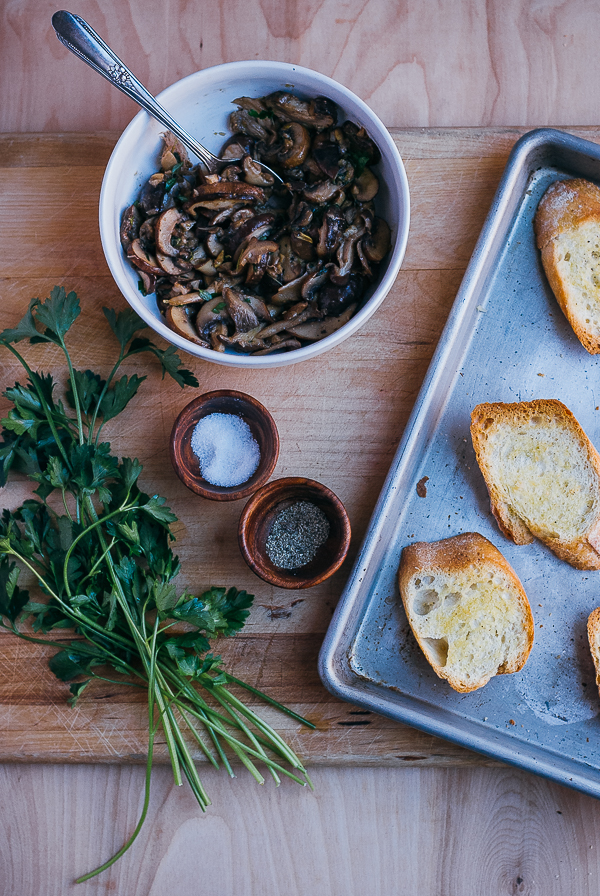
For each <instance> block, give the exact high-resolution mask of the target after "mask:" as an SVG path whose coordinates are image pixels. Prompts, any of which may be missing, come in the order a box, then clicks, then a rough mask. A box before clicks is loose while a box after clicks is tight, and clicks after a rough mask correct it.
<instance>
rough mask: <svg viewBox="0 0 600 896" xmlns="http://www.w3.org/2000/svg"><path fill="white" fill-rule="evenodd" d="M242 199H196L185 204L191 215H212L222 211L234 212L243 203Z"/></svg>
mask: <svg viewBox="0 0 600 896" xmlns="http://www.w3.org/2000/svg"><path fill="white" fill-rule="evenodd" d="M243 204H244V203H243V200H240V199H196V200H194V201H192V202H190V203H188V205H186V206H185V210H186V211H187V212H188V214H191V215H197V214H199V213H200V214H202V215H207V216H208V217H211V218H212V216H213V215H215V214H220V213H221V212H225V211H226V212H230V213H231V212H233V211H236V210H237V209H240V208H241V207H242V205H243Z"/></svg>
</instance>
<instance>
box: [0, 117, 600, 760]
mask: <svg viewBox="0 0 600 896" xmlns="http://www.w3.org/2000/svg"><path fill="white" fill-rule="evenodd" d="M570 130H571V132H572V133H576V134H578V135H579V136H583V137H586V138H587V139H592V140H596V141H597V142H600V128H572V129H570ZM524 132H525V129H507V128H503V129H478V130H473V129H460V130H455V129H450V130H427V129H418V130H401V131H393V132H392V133H393V136H394V139H395V140H396V143H397V145H398V148H399V151H400V154H401V155H402V158H403V159H404V162H405V165H406V169H407V174H408V179H409V184H410V190H411V227H410V236H409V240H408V248H407V252H406V256H405V261H404V264H403V267H402V270H401V272H400V274H399V276H398V279H397V281H396V283H395V285H394V288H393V289H392V291H391V293H390V294H389V296H388V297H387V299H386V301H385V302H384V304H383V306H382V307H381V308H380V309H379V311H378V312H377V313H376V315H375V316H374V317H373V318H372V319H371V320H370V321H369V322H368V323H367V324H366V325H365V326H364V327H363V329H362V330H361V331H360V332H359V333H358V334H356V335H354V336H352V337H351V338H350V339H348V340H346V342H344V343H342V345H340V346H339V347H337V348H335V349H332V350H331V351H329V352H328V353H326V354H324V355H322V356H321V357H319V358H316V359H314V360H312V361H306V362H303V363H302V364H298V365H293V366H291V367H286V368H281V369H278V370H258V371H240V370H234V369H232V368H227V367H221V366H217V365H215V364H210V363H208V362H204V361H199V360H197V359H195V358H193V357H192V356H184V362H185V365H186V366H188V367H190V368H191V369H192V370H193V371H194V372H195V374H196V376H197V377H198V380H199V381H200V391H203V392H204V391H209V390H212V389H219V388H230V389H239V390H241V391H244V392H248V393H250V394H251V395H253V396H254V397H255V398H257V399H258V400H259V401H261V402H262V403H263V404H265V405H266V407H267V408H269V410H270V411H271V413H272V415H273V417H274V419H275V422H276V424H277V427H278V429H279V434H280V439H281V451H280V457H279V462H278V465H277V469H276V471H275V474H274V475H275V476H276V477H280V476H292V475H294V476H308V477H311V478H313V479H317V480H319V481H321V482H323V483H325V484H326V485H327V486H329V487H330V488H331V489H333V491H334V492H335V493H336V494H337V495H338V496H339V498H340V499H341V500H342V501H343V502H344V504H345V506H346V508H347V510H348V513H349V516H350V520H351V524H352V531H353V537H352V545H351V550H350V555H349V557H348V559H347V560H346V562H345V564H344V565H343V567H342V568H341V570H340V571H339V572H338V573H337V574H336V575H335V576H334V577H333V578H331V579H330V580H329V581H328V582H326V583H325V584H323V585H321V586H318V587H316V588H313V589H310V590H306V591H283V590H279V589H275V588H273V587H271V586H268V585H266V584H265V583H263V582H262V581H261V580H260V579H257V578H256V577H255V576H254V575H253V574H252V573H251V572H250V570H249V569H248V568H247V567H246V566H245V564H244V562H243V560H242V558H241V556H240V553H239V549H238V546H237V523H238V519H239V516H240V513H241V510H242V507H243V502H231V503H224V504H219V503H216V502H209V501H204V500H203V499H201V498H199V497H197V496H195V495H193V494H192V493H191V492H188V491H187V490H186V489H185V488H184V486H183V485H182V484H181V483H180V482H179V480H178V479H177V478H176V477H175V474H174V473H173V471H172V469H171V465H170V461H169V455H168V439H169V433H170V430H171V426H172V424H173V421H174V419H175V417H176V416H177V414H178V412H179V411H180V410H181V408H182V407H183V406H184V405H185V404H186V403H187V402H188V401H190V400H191V399H192V398H194V397H195V395H196V394H198V393H197V392H196V390H192V389H185V390H181V389H179V387H177V386H176V385H174V384H172V382H167V381H164V382H163V381H162V380H161V378H160V374H159V372H158V370H157V369H156V367H155V366H154V365H153V364H152V363H151V362H149V361H146V360H145V359H144V357H143V356H142V358H141V359H139V360H138V363H137V365H136V366H135V367H134V366H133V365H131V366H130V367H128V368H126V369H125V370H124V372H125V373H128V374H131V373H133V372H137V373H138V374H140V375H142V374H144V375H146V376H147V379H146V381H145V382H144V383H143V385H142V387H141V390H140V392H139V394H138V396H137V397H136V399H135V400H134V402H133V404H132V406H131V410H130V411H129V412H128V413H127V412H126V414H125V415H123V417H124V419H120V418H118V419H117V420H116V421H113V422H112V423H111V424H108V425H107V427H106V429H105V434H106V437H107V438H109V439H110V440H111V442H112V444H113V450H114V451H115V453H119V454H121V455H128V456H135V457H137V458H139V460H140V461H141V462H142V463H143V465H144V472H143V474H142V485H143V488H144V490H146V491H151V492H157V493H159V494H162V495H164V496H165V497H166V498H167V502H168V504H169V506H170V507H171V508H172V509H173V510H174V512H175V513H176V514H177V516H178V517H179V520H180V522H179V523H178V524H177V526H176V529H177V547H176V550H177V554H178V555H179V557H180V559H181V561H182V572H181V574H180V578H179V584H180V585H181V587H184V586H185V588H187V589H188V590H190V591H192V592H195V593H199V592H200V591H201V590H203V589H204V588H205V587H207V586H209V585H212V584H214V585H227V586H230V585H236V586H237V587H239V588H245V589H246V590H248V591H250V592H252V593H253V594H255V603H254V607H253V610H252V614H251V616H250V619H249V621H248V623H247V625H246V627H245V629H244V630H243V632H242V633H241V634H239V635H238V636H236V637H235V638H233V639H228V640H226V641H223V642H222V643H221V644H220V645H219V652H221V653H222V655H223V657H224V658H225V660H226V665H227V668H229V669H230V670H231V671H232V672H233V673H234V674H235V675H237V676H238V677H239V678H243V679H245V680H247V681H248V682H249V683H251V684H253V685H255V686H256V687H258V688H261V689H262V690H264V691H266V692H268V693H269V694H270V695H272V696H273V697H274V698H275V699H277V700H279V701H281V702H283V703H286V704H288V705H290V706H292V707H293V708H294V709H295V710H296V711H297V712H299V713H301V714H302V715H304V716H306V717H307V718H309V719H311V720H312V721H313V722H314V723H315V724H316V726H317V727H316V730H315V731H310V730H307V729H303V728H300V727H299V726H298V725H297V724H296V723H295V722H292V721H290V720H289V719H288V718H287V717H283V716H281V715H279V714H277V713H276V712H274V711H272V710H269V709H265V710H264V715H265V717H267V718H268V719H269V721H271V723H272V724H274V726H275V727H276V728H277V729H278V730H279V731H281V732H282V733H283V734H284V736H285V737H286V738H287V739H289V741H290V742H291V743H292V745H293V746H294V747H295V749H296V750H297V751H298V752H299V754H300V755H301V756H302V757H304V758H305V759H306V761H307V762H308V763H313V764H314V763H323V764H338V765H340V764H344V765H379V764H385V765H390V764H396V765H404V764H419V765H456V764H463V765H464V764H472V763H484V762H486V763H487V764H489V763H488V761H487V760H484V759H483V758H482V757H479V756H476V755H475V754H473V753H470V752H468V751H466V750H463V749H461V748H459V747H456V746H454V745H452V744H449V743H446V742H444V741H441V740H438V739H436V738H434V737H431V736H430V735H427V734H423V733H421V732H418V731H416V730H414V729H411V728H409V727H407V726H403V725H400V724H398V723H396V722H392V721H390V720H387V719H385V718H382V717H379V716H376V715H375V714H373V713H368V712H364V711H361V710H360V709H359V708H357V707H354V706H351V705H349V704H346V703H342V702H340V701H339V700H337V699H335V698H333V697H332V696H331V695H330V694H329V693H328V692H327V691H326V690H325V688H324V687H323V686H322V684H321V682H320V680H319V677H318V674H317V655H318V651H319V647H320V645H321V642H322V640H323V636H324V633H325V631H326V630H327V626H328V624H329V620H330V619H331V615H332V613H333V610H334V608H335V605H336V602H337V600H338V599H339V596H340V594H341V592H342V589H343V587H344V582H345V580H346V578H347V576H348V574H349V571H350V569H351V565H352V562H353V559H354V557H355V556H356V553H357V550H358V548H359V546H360V543H361V540H362V537H363V535H364V533H365V530H366V527H367V524H368V521H369V518H370V515H371V513H372V511H373V508H374V505H375V502H376V499H377V496H378V494H379V491H380V489H381V486H382V484H383V480H384V478H385V475H386V473H387V471H388V468H389V466H390V463H391V460H392V457H393V454H394V452H395V450H396V447H397V445H398V442H399V440H400V437H401V435H402V431H403V427H404V425H405V423H406V420H407V418H408V415H409V413H410V411H411V408H412V406H413V403H414V400H415V398H416V395H417V392H418V390H419V387H420V385H421V382H422V380H423V377H424V375H425V372H426V369H427V366H428V363H429V361H430V359H431V356H432V353H433V350H434V348H435V346H436V343H437V340H438V338H439V335H440V333H441V330H442V328H443V325H444V322H445V320H446V318H447V315H448V312H449V309H450V307H451V304H452V302H453V300H454V297H455V295H456V292H457V290H458V287H459V285H460V282H461V279H462V275H463V273H464V270H465V268H466V266H467V263H468V260H469V257H470V255H471V252H472V250H473V248H474V245H475V242H476V239H477V236H478V234H479V231H480V229H481V226H482V224H483V221H484V219H485V216H486V214H487V212H488V209H489V207H490V203H491V201H492V197H493V195H494V192H495V190H496V187H497V185H498V182H499V180H500V177H501V174H502V171H503V168H504V165H505V163H506V160H507V157H508V154H509V152H510V149H511V148H512V146H513V145H514V143H515V141H516V140H517V139H518V137H519V136H521V134H522V133H524ZM116 139H117V135H116V134H66V135H53V136H40V135H35V134H29V135H18V134H15V135H2V136H0V196H1V201H0V258H1V259H2V270H1V278H2V292H1V298H2V317H1V326H2V328H4V327H7V326H12V325H14V324H15V323H16V322H17V321H18V320H19V319H20V318H21V316H22V315H23V314H24V312H25V310H26V308H27V305H28V302H29V300H30V299H31V298H32V297H34V296H39V297H41V298H44V297H45V296H47V295H48V294H49V292H50V290H51V289H52V287H53V286H54V285H55V284H60V285H64V286H65V288H66V289H67V290H75V291H76V292H77V293H78V294H79V296H80V299H81V302H82V307H83V313H82V315H81V317H80V319H79V321H78V322H77V323H76V325H75V326H74V328H73V329H72V331H71V346H72V353H73V358H74V362H75V365H76V366H77V367H81V368H86V367H89V368H92V369H93V370H98V371H99V372H102V371H106V372H107V371H108V369H109V366H112V360H113V358H114V356H115V344H114V342H113V337H112V334H111V333H110V331H109V329H108V327H107V325H106V322H105V320H104V317H103V314H102V307H103V306H110V307H114V308H117V309H120V308H123V307H125V301H124V299H123V298H122V296H121V295H120V293H119V291H118V290H117V288H116V286H115V285H114V283H113V281H112V278H111V275H110V273H109V271H108V268H107V266H106V263H105V261H104V256H103V253H102V247H101V244H100V237H99V231H98V223H97V218H98V214H97V209H98V196H99V191H100V185H101V181H102V175H103V171H104V167H105V165H106V162H107V160H108V158H109V155H110V152H111V150H112V147H113V146H114V143H115V142H116ZM149 335H151V334H149ZM26 353H27V358H28V359H29V361H30V364H31V366H32V367H34V369H35V368H38V369H39V368H42V369H44V370H48V371H52V372H53V373H54V374H56V373H57V372H59V371H60V370H61V369H62V367H61V359H60V357H59V355H58V352H57V351H55V350H54V349H53V348H51V347H50V348H49V347H47V346H36V347H27V348H26ZM0 369H1V385H2V388H3V389H4V388H6V387H7V386H10V385H12V384H13V383H14V382H15V380H16V379H19V378H20V379H21V380H22V379H23V375H22V371H21V369H20V368H17V366H16V364H14V363H13V359H12V356H10V355H9V353H8V352H3V353H2V354H1V355H0ZM7 407H8V403H7V402H6V400H5V399H3V398H2V399H0V411H2V414H3V415H4V414H5V413H6V410H7ZM109 427H111V428H110V429H109ZM27 493H28V484H27V483H26V482H25V481H24V480H23V479H21V480H18V479H15V480H13V481H11V482H9V484H8V485H7V486H6V487H5V488H4V489H2V490H1V499H2V507H11V508H13V507H16V506H18V504H20V503H21V501H22V500H23V499H24V497H25V496H26V495H27ZM56 638H57V641H60V640H61V639H62V640H65V639H64V633H63V636H58V635H57V636H56ZM0 639H1V640H0V645H1V650H0V760H2V761H4V760H23V761H32V760H40V761H41V760H43V761H53V760H54V761H61V762H62V761H73V762H89V761H95V762H112V761H119V762H120V761H141V760H142V759H143V758H144V754H145V749H146V720H147V715H146V710H145V706H144V702H143V696H140V695H139V693H138V692H136V691H135V690H134V689H133V688H128V687H125V686H122V687H121V686H115V685H108V684H107V685H106V686H105V687H104V686H101V685H99V684H98V683H96V684H95V685H93V686H90V687H89V688H88V689H87V690H86V691H85V694H84V696H83V697H82V699H81V700H80V702H79V703H78V704H77V706H76V707H75V708H71V707H70V706H69V705H68V703H67V698H68V696H69V693H68V687H67V686H66V685H64V684H62V683H60V682H58V681H57V680H56V679H55V678H54V676H53V675H52V674H51V673H50V671H49V670H48V668H47V660H48V657H49V656H50V655H51V653H52V650H51V649H46V648H43V647H42V648H40V647H38V646H36V645H29V644H26V643H25V642H22V641H20V640H18V639H16V638H15V637H13V636H12V635H10V634H8V633H6V632H2V633H1V634H0ZM155 755H156V758H157V760H158V761H161V760H163V761H166V759H167V756H166V750H165V748H164V744H163V743H162V741H159V742H158V743H157V744H156V746H155ZM201 758H202V757H201V755H199V756H198V759H201Z"/></svg>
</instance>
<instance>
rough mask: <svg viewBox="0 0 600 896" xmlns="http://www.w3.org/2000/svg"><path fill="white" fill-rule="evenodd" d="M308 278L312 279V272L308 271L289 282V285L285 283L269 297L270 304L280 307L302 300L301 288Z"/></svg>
mask: <svg viewBox="0 0 600 896" xmlns="http://www.w3.org/2000/svg"><path fill="white" fill-rule="evenodd" d="M309 277H312V271H308V272H307V273H305V274H302V276H300V277H296V279H295V280H290V281H289V283H285V284H284V285H283V286H281V287H280V288H279V289H278V290H277V292H276V293H275V294H274V295H273V296H271V299H270V301H271V303H272V304H273V305H277V306H281V305H290V304H291V303H292V302H297V301H299V299H301V298H302V287H303V286H304V284H305V282H306V280H308V279H309Z"/></svg>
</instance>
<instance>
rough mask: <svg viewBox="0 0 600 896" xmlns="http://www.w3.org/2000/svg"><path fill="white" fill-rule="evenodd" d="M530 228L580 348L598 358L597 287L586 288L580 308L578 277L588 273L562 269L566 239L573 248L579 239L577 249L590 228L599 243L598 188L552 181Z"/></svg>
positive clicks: (579, 182)
mask: <svg viewBox="0 0 600 896" xmlns="http://www.w3.org/2000/svg"><path fill="white" fill-rule="evenodd" d="M533 224H534V230H535V235H536V241H537V246H538V249H540V251H541V256H542V265H543V268H544V271H545V274H546V277H547V278H548V283H549V284H550V287H551V289H552V292H553V293H554V295H555V297H556V300H557V302H558V304H559V306H560V308H561V309H562V311H563V314H564V315H565V317H566V318H567V320H568V321H569V323H570V325H571V327H572V328H573V331H574V333H575V335H576V336H577V338H578V339H579V341H580V342H581V344H582V345H583V347H584V348H585V349H586V351H588V352H589V353H590V354H592V355H595V354H598V353H599V352H600V333H599V331H598V326H597V325H594V323H593V321H592V319H591V318H593V316H594V314H598V313H600V286H593V287H591V288H589V284H588V288H587V291H586V294H585V301H584V302H583V305H582V304H581V303H582V301H583V292H582V287H581V282H580V281H581V275H582V274H583V275H584V279H586V278H587V277H589V275H590V273H592V271H590V270H587V271H586V272H583V271H582V270H581V268H579V269H578V270H577V271H575V272H573V271H572V270H571V269H569V270H567V269H565V265H564V262H565V258H566V254H565V245H564V243H565V238H567V237H568V238H569V239H570V240H571V242H573V243H574V244H575V245H576V244H577V240H578V239H579V241H580V242H579V246H580V247H583V246H584V244H587V243H588V242H589V232H588V231H586V232H585V234H584V227H586V226H587V225H590V226H591V227H592V232H593V233H595V234H596V239H597V240H600V188H599V187H597V186H596V185H595V184H593V183H590V181H587V180H583V179H582V178H576V179H574V180H566V181H555V182H554V183H552V184H551V185H550V186H549V187H548V189H547V190H546V192H545V193H544V195H543V197H542V199H541V201H540V203H539V205H538V208H537V211H536V214H535V218H534V222H533ZM588 251H589V250H588ZM588 260H589V258H588ZM586 267H589V265H588V266H586ZM592 279H593V278H592ZM588 303H590V305H591V309H592V314H591V315H590V314H589V313H588V312H587V309H586V310H584V308H585V305H588Z"/></svg>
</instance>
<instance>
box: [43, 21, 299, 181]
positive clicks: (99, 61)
mask: <svg viewBox="0 0 600 896" xmlns="http://www.w3.org/2000/svg"><path fill="white" fill-rule="evenodd" d="M52 25H53V27H54V30H55V31H56V36H57V37H58V39H59V41H60V42H61V43H62V44H64V45H65V47H66V48H67V49H68V50H70V51H71V52H72V53H74V54H75V55H76V56H79V58H80V59H83V61H84V62H87V64H88V65H90V66H91V67H92V68H93V69H95V70H96V71H97V72H98V74H100V75H102V77H104V78H106V80H107V81H110V83H111V84H113V85H114V86H115V87H118V88H119V90H121V91H123V93H125V94H127V96H128V97H130V98H131V99H132V100H135V102H136V103H137V104H138V105H139V106H141V107H142V109H145V110H146V112H148V113H149V114H150V115H152V117H153V118H156V120H157V121H160V123H161V124H163V125H164V126H165V127H166V128H168V129H169V130H170V131H172V132H173V133H174V134H175V136H176V137H179V139H180V140H181V142H182V143H183V144H184V145H185V146H187V148H188V149H189V150H191V151H192V152H193V153H194V155H196V156H197V157H198V158H199V159H200V161H201V162H202V164H203V165H205V166H206V168H208V170H209V171H218V170H219V168H222V167H223V166H225V165H230V164H231V163H232V162H239V161H240V159H241V158H243V156H240V157H239V158H237V159H232V158H228V159H226V160H224V159H219V158H218V156H215V155H214V154H213V153H212V152H210V150H208V149H206V147H205V146H202V144H201V143H198V141H197V140H195V139H194V138H193V137H191V136H190V134H188V133H187V131H184V130H183V128H182V127H181V125H179V124H177V122H176V121H175V120H174V119H173V118H171V116H170V115H169V113H168V112H167V111H166V109H163V107H162V106H161V105H160V103H157V101H156V100H155V99H154V97H153V96H152V94H151V93H149V92H148V91H147V90H146V88H145V87H144V85H143V84H141V83H140V82H139V81H138V79H137V78H136V77H135V75H134V74H132V72H130V70H129V69H128V68H127V66H126V65H124V64H123V62H122V61H121V60H120V59H119V57H118V56H117V54H116V53H114V52H113V51H112V50H111V49H110V47H109V46H107V45H106V44H105V43H104V41H103V40H102V38H101V37H99V36H98V35H97V34H96V32H95V31H94V29H93V28H91V27H90V25H88V23H87V22H85V21H84V20H83V19H82V18H80V17H79V16H76V15H74V14H73V13H71V12H67V11H66V10H65V9H61V10H59V11H58V12H55V13H54V15H53V16H52ZM258 164H259V165H260V166H261V168H264V170H265V171H268V172H269V174H272V175H273V177H275V178H276V179H277V180H278V181H279V182H280V183H283V181H282V179H281V178H280V177H279V175H278V174H276V173H275V172H274V171H271V169H270V168H269V167H268V166H267V165H263V163H262V162H258Z"/></svg>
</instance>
